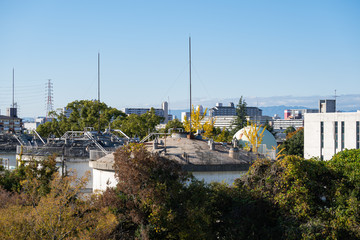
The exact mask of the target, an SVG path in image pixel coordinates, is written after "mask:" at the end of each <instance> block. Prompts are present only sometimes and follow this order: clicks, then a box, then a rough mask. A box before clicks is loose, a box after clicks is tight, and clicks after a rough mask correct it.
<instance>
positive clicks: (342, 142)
mask: <svg viewBox="0 0 360 240" xmlns="http://www.w3.org/2000/svg"><path fill="white" fill-rule="evenodd" d="M344 148H345V122H341V150H343V149H344Z"/></svg>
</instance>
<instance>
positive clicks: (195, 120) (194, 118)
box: [184, 106, 215, 132]
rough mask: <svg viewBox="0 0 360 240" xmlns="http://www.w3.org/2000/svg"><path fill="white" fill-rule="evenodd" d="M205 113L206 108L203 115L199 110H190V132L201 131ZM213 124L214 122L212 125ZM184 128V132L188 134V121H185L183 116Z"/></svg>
mask: <svg viewBox="0 0 360 240" xmlns="http://www.w3.org/2000/svg"><path fill="white" fill-rule="evenodd" d="M206 112H207V108H206V109H205V111H204V113H202V114H201V112H200V108H198V109H196V110H195V108H194V106H192V110H191V132H196V131H197V130H203V125H202V124H201V121H202V120H203V119H204V118H205V115H206ZM213 124H215V122H214V123H213ZM184 127H185V131H187V132H190V120H188V119H187V116H185V119H184Z"/></svg>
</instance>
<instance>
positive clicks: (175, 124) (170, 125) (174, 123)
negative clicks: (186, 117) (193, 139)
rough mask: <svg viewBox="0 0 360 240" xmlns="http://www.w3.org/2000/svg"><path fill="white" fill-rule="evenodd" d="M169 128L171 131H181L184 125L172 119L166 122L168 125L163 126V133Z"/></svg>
mask: <svg viewBox="0 0 360 240" xmlns="http://www.w3.org/2000/svg"><path fill="white" fill-rule="evenodd" d="M170 128H172V129H176V128H178V129H182V130H184V129H185V128H184V124H183V123H182V122H180V121H179V119H173V120H170V121H168V123H167V124H166V126H165V129H164V131H165V132H166V133H167V132H168V131H169V129H170ZM174 131H175V130H174Z"/></svg>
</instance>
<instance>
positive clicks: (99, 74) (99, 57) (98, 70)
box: [98, 53, 100, 103]
mask: <svg viewBox="0 0 360 240" xmlns="http://www.w3.org/2000/svg"><path fill="white" fill-rule="evenodd" d="M98 101H99V103H100V53H98Z"/></svg>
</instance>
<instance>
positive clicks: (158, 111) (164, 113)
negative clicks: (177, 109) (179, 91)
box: [122, 102, 173, 123]
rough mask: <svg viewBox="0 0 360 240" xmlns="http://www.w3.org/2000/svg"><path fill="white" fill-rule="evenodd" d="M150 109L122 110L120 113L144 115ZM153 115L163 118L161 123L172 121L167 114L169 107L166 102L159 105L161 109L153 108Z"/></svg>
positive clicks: (170, 116)
mask: <svg viewBox="0 0 360 240" xmlns="http://www.w3.org/2000/svg"><path fill="white" fill-rule="evenodd" d="M150 110H151V108H123V109H122V111H123V112H124V113H125V114H127V115H130V114H136V115H142V114H144V113H147V112H148V111H150ZM154 110H155V115H156V116H160V117H163V118H164V121H163V123H167V122H168V121H170V120H172V118H173V116H172V115H171V114H169V106H168V103H167V102H163V103H162V104H161V108H154Z"/></svg>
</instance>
